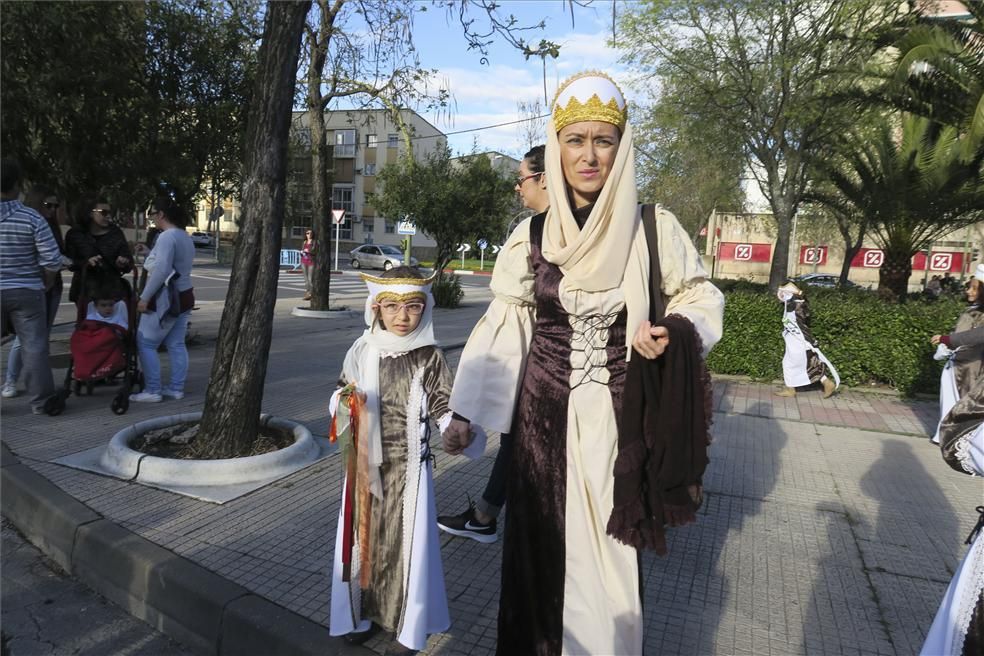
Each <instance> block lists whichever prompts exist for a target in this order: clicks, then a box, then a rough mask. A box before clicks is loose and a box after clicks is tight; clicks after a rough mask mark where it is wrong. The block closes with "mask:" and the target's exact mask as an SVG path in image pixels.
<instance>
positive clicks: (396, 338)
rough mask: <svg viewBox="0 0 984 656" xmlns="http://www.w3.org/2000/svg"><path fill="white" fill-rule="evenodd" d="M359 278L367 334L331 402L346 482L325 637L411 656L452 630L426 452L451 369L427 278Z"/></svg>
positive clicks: (400, 272)
mask: <svg viewBox="0 0 984 656" xmlns="http://www.w3.org/2000/svg"><path fill="white" fill-rule="evenodd" d="M362 278H363V280H365V281H366V283H367V285H368V286H369V297H368V299H367V300H366V309H365V318H366V324H367V326H368V327H367V328H366V330H365V332H364V333H363V334H362V337H360V338H359V339H357V340H356V341H355V343H354V344H353V345H352V347H351V348H350V349H349V351H348V353H347V354H346V355H345V362H344V364H343V368H342V375H341V378H340V380H339V389H338V390H337V391H336V392H335V394H334V395H333V396H332V400H331V412H332V415H333V420H332V435H333V437H334V436H337V439H338V442H339V445H340V447H341V451H342V457H343V461H344V462H345V482H344V485H343V499H342V506H341V510H340V512H339V519H338V530H337V534H336V538H335V554H334V570H333V573H332V588H331V620H330V631H331V635H344V636H345V639H346V640H347V641H348V642H350V643H353V644H358V643H361V642H365V641H366V640H368V639H369V637H371V636H372V635H373V634H374V633H375V632H377V631H378V630H379V629H384V630H386V631H389V632H392V633H394V634H395V638H396V641H397V642H398V643H399V644H398V645H393V648H395V651H391V652H387V653H414V651H416V650H420V649H423V648H424V647H425V645H426V643H427V636H428V635H429V634H431V633H438V632H442V631H445V630H447V629H448V627H449V626H450V624H451V621H450V618H449V615H448V603H447V594H446V592H445V587H444V572H443V570H442V567H441V553H440V542H439V539H438V531H437V511H436V507H435V504H434V487H433V479H432V471H431V454H430V446H429V439H430V423H431V420H432V419H434V420H435V421H437V423H438V426H439V427H440V428H441V429H442V430H443V429H444V428H445V427H446V426H447V424H448V423H449V422H450V420H451V412H450V411H449V410H448V396H449V394H450V391H451V371H450V369H449V368H448V365H447V363H446V362H445V360H444V355H443V353H442V352H441V350H440V349H439V348H438V347H437V343H436V340H435V339H434V327H433V324H432V321H431V319H432V312H433V308H434V298H433V296H431V293H430V288H431V283H432V281H433V278H428V279H424V278H423V277H422V276H421V275H420V273H418V272H417V271H416V269H412V268H410V267H398V268H395V269H391V270H390V271H387V272H386V273H384V274H383V275H382V277H379V278H376V277H373V276H369V275H366V274H363V275H362Z"/></svg>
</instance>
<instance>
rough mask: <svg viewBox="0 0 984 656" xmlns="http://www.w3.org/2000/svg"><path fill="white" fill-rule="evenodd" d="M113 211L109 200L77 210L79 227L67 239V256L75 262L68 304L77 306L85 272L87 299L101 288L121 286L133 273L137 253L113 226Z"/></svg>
mask: <svg viewBox="0 0 984 656" xmlns="http://www.w3.org/2000/svg"><path fill="white" fill-rule="evenodd" d="M111 216H112V209H111V208H110V206H109V203H108V202H106V199H105V198H101V197H97V196H89V197H86V198H83V199H82V201H81V202H80V203H79V204H78V206H76V211H75V227H74V228H72V229H71V230H69V231H68V234H66V235H65V252H66V255H67V256H68V257H69V258H70V259H71V260H72V266H71V269H72V271H74V272H75V275H74V276H73V277H72V285H71V287H70V288H69V290H68V300H70V301H71V302H73V303H74V302H76V301H77V300H78V298H79V294H80V293H82V292H83V290H81V289H80V286H81V284H82V272H83V269H84V270H85V274H86V281H87V282H86V287H87V288H88V289H86V290H84V291H85V292H86V294H85V295H86V296H89V295H90V294H89V293H88V292H90V291H91V290H93V289H95V288H96V287H100V286H108V285H116V284H119V283H118V281H119V278H120V277H121V276H123V275H124V274H126V273H127V272H128V271H130V270H131V269H133V253H132V252H131V251H130V245H129V244H128V243H127V241H126V236H125V235H124V234H123V231H122V230H120V229H119V228H118V227H116V226H115V225H113V223H112V222H111V219H110V217H111Z"/></svg>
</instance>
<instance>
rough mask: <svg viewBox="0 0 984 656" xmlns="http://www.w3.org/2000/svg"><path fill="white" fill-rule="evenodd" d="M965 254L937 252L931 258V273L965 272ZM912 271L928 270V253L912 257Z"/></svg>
mask: <svg viewBox="0 0 984 656" xmlns="http://www.w3.org/2000/svg"><path fill="white" fill-rule="evenodd" d="M963 258H964V254H963V253H953V252H949V251H935V252H933V253H931V254H930V256H929V270H930V272H931V273H946V272H948V271H949V272H950V273H960V272H961V271H963ZM912 270H913V271H925V270H926V253H916V254H915V255H914V256H913V257H912Z"/></svg>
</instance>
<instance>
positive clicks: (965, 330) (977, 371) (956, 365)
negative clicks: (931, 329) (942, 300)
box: [929, 264, 984, 444]
mask: <svg viewBox="0 0 984 656" xmlns="http://www.w3.org/2000/svg"><path fill="white" fill-rule="evenodd" d="M967 303H968V306H967V309H965V310H964V311H963V313H961V315H960V316H959V317H958V318H957V325H956V326H954V328H953V332H952V333H951V334H949V335H933V336H932V337H931V338H930V340H929V341H930V343H932V344H935V345H936V355H934V356H933V357H934V358H936V359H937V360H945V361H946V364H945V365H944V366H943V373H942V374H941V375H940V425H942V424H943V418H944V417H946V415H947V413H948V412H950V408H952V407H953V404H955V403H956V402H957V401H958V400H959V399H960V398H961V397H963V396H964V395H965V394H967V393H968V392H969V391H970V388H971V387H973V385H974V383H975V382H976V381H977V379H978V378H979V377H980V375H981V373H984V343H974V342H975V340H974V339H973V337H972V336H973V334H974V332H973V331H974V330H976V329H978V328H981V327H984V264H978V265H977V269H976V270H975V271H974V277H973V278H971V279H970V282H968V283H967ZM932 441H933V442H934V443H935V444H939V443H940V428H939V426H937V428H936V434H935V435H933V437H932Z"/></svg>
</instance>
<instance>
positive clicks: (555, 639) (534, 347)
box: [497, 219, 626, 656]
mask: <svg viewBox="0 0 984 656" xmlns="http://www.w3.org/2000/svg"><path fill="white" fill-rule="evenodd" d="M541 220H542V219H541ZM530 230H531V258H530V259H531V264H532V269H533V273H534V276H535V282H534V292H535V298H536V323H535V332H534V335H533V340H532V344H531V346H530V353H529V357H528V359H527V363H526V369H525V373H524V375H523V380H522V387H521V390H520V393H519V400H518V403H517V415H516V418H515V420H514V422H513V426H514V431H513V440H514V446H513V456H512V470H511V472H510V479H509V482H508V490H507V500H506V525H505V544H504V547H503V562H502V601H501V602H500V604H499V627H498V647H497V653H498V654H501V655H502V656H506V655H509V656H512V655H517V654H537V655H544V656H546V655H555V654H560V653H561V651H562V649H563V647H564V606H565V600H564V595H565V576H566V572H565V553H566V539H565V512H566V501H567V484H568V481H567V448H568V444H567V440H568V426H567V418H568V401H569V397H570V395H571V392H572V388H573V387H575V386H577V384H578V381H584V382H587V381H589V380H591V378H592V376H593V371H592V369H591V368H590V367H586V368H585V369H584V370H582V371H577V372H574V371H572V365H571V349H572V343H583V340H575V339H574V333H575V331H588V332H590V331H598V330H601V331H605V333H606V335H604V337H606V338H607V339H606V343H607V348H606V349H605V351H606V355H607V364H606V365H605V368H607V370H608V372H609V379H608V383H607V386H608V393H610V394H611V397H612V405H613V406H614V408H615V412H616V414H618V412H619V410H620V408H621V403H622V390H623V384H624V380H625V366H626V363H625V354H626V346H625V324H626V311H625V307H624V305H623V306H622V309H621V311H620V312H618V314H617V316H615V317H614V321H612V319H613V317H611V316H584V317H572V316H571V315H569V314H568V313H567V311H566V310H565V309H564V307H563V306H562V304H561V302H560V298H559V294H558V292H559V288H560V284H561V281H562V279H563V273H562V272H561V270H560V269H559V268H558V267H557V266H556V265H554V264H551V263H550V262H548V261H547V260H546V259H544V257H543V254H542V253H541V251H540V248H539V243H540V239H539V235H538V234H536V233H537V231H542V222H541V223H540V224H539V226H537V220H536V219H534V223H533V224H532V225H531V228H530ZM589 341H590V340H589ZM595 355H600V354H595ZM588 356H589V357H586V358H584V360H583V361H585V362H590V361H592V357H591V354H588ZM597 359H598V358H597V357H596V358H595V359H594V361H597ZM578 360H580V359H578ZM572 374H573V375H572ZM599 457H607V456H606V455H605V454H599ZM572 484H573V483H572ZM608 510H609V511H610V508H609V509H608ZM606 519H607V515H606Z"/></svg>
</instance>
